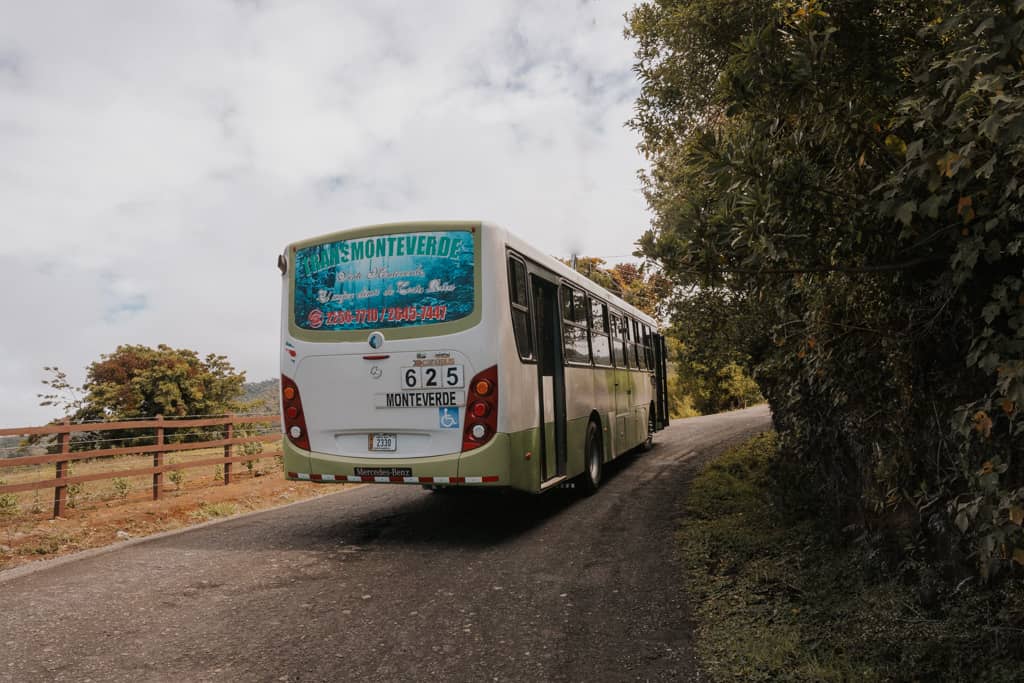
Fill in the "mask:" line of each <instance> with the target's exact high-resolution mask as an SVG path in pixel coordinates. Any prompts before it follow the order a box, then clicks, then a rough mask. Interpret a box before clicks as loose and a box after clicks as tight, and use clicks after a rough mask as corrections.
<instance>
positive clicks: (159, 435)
mask: <svg viewBox="0 0 1024 683" xmlns="http://www.w3.org/2000/svg"><path fill="white" fill-rule="evenodd" d="M156 419H157V422H159V423H160V425H159V426H158V427H157V428H156V448H157V450H156V452H155V453H153V467H163V464H164V450H163V449H164V424H163V422H164V416H163V415H157V416H156ZM163 487H164V473H163V472H154V473H153V500H160V489H162V488H163Z"/></svg>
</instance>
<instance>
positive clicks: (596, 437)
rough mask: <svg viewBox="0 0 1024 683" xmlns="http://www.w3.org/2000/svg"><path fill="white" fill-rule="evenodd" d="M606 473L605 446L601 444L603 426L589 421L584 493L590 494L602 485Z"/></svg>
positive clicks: (584, 467)
mask: <svg viewBox="0 0 1024 683" xmlns="http://www.w3.org/2000/svg"><path fill="white" fill-rule="evenodd" d="M603 474H604V448H602V446H601V428H600V427H598V426H597V425H596V424H595V423H594V422H588V423H587V440H586V446H585V450H584V451H583V493H584V494H586V495H588V496H589V495H590V494H592V493H594V492H595V491H597V489H598V487H600V486H601V477H602V475H603Z"/></svg>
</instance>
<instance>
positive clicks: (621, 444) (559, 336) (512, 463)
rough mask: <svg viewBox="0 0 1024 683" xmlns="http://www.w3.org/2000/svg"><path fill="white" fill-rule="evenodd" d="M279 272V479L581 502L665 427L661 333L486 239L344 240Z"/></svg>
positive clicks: (480, 235)
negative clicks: (578, 490)
mask: <svg viewBox="0 0 1024 683" xmlns="http://www.w3.org/2000/svg"><path fill="white" fill-rule="evenodd" d="M278 265H279V267H280V270H281V272H282V276H283V288H282V290H283V296H282V301H281V316H282V325H281V337H282V338H281V393H282V402H281V408H282V425H283V429H284V433H285V439H284V468H285V473H286V476H287V477H288V478H289V479H296V480H308V481H316V482H368V483H406V484H421V485H423V486H426V487H428V488H438V487H448V486H477V487H510V488H513V489H519V490H522V491H528V492H532V493H540V492H543V491H546V490H549V489H551V488H553V487H555V486H556V485H558V484H561V483H563V482H567V481H569V480H571V479H573V478H576V477H579V478H580V480H581V481H582V484H583V487H584V488H585V489H587V490H588V491H593V490H596V489H597V487H598V486H599V485H600V483H601V478H602V469H603V465H604V464H605V463H607V462H609V461H611V460H613V459H614V458H616V457H618V456H620V455H622V454H623V453H626V452H627V451H629V450H631V449H634V448H638V447H644V446H645V445H647V446H649V445H650V443H651V440H652V437H653V434H654V432H655V431H657V430H660V429H661V428H663V427H665V426H666V425H667V424H668V402H667V397H666V375H665V345H664V338H663V337H662V336H661V335H660V334H659V333H658V330H657V323H656V321H655V320H654V319H653V318H651V317H650V316H647V315H645V314H644V313H643V312H641V311H640V310H638V309H636V308H634V307H633V306H630V305H629V304H627V303H626V302H625V301H623V300H622V299H620V298H618V297H617V296H615V295H613V294H611V293H610V292H608V291H606V290H605V289H602V288H601V287H598V286H597V285H595V284H594V283H593V282H592V281H590V280H589V279H587V278H585V277H583V276H582V275H580V274H578V273H576V272H575V271H573V270H572V269H570V268H568V267H566V266H565V265H564V264H562V263H561V262H559V261H557V260H556V259H553V258H551V257H549V256H546V255H544V254H542V253H540V252H539V251H537V250H536V249H534V248H532V247H530V246H529V245H528V244H526V243H524V242H523V241H522V240H520V239H518V238H517V237H515V236H514V235H513V234H511V233H510V232H508V231H507V230H504V229H502V228H500V227H498V226H495V225H491V224H488V223H481V222H459V221H454V222H417V223H393V224H387V225H374V226H368V227H362V228H356V229H352V230H345V231H343V232H336V233H332V234H328V235H323V236H320V237H315V238H313V239H309V240H304V241H302V242H296V243H295V244H291V245H289V246H288V247H287V249H286V251H285V253H284V254H283V255H282V256H281V257H280V258H279V262H278Z"/></svg>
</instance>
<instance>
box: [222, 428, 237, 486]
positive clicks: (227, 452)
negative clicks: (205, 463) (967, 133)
mask: <svg viewBox="0 0 1024 683" xmlns="http://www.w3.org/2000/svg"><path fill="white" fill-rule="evenodd" d="M228 419H229V420H231V422H228V425H227V426H228V428H227V430H226V432H225V434H224V438H226V439H230V438H232V437H233V436H234V435H235V416H234V415H228ZM234 451H235V447H234V444H230V443H229V444H227V445H225V446H224V457H225V458H230V457H231V456H232V454H233V453H234ZM230 483H231V461H230V460H228V461H227V462H225V463H224V485H225V486H226V485H228V484H230Z"/></svg>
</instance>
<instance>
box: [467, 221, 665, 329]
mask: <svg viewBox="0 0 1024 683" xmlns="http://www.w3.org/2000/svg"><path fill="white" fill-rule="evenodd" d="M482 225H484V226H485V227H488V228H490V229H492V230H497V231H499V232H502V233H504V234H505V242H506V243H507V244H508V245H509V246H510V247H512V248H513V249H514V250H516V251H517V252H519V253H521V254H522V255H523V256H526V257H529V258H530V259H531V260H533V261H535V262H536V263H538V264H539V265H542V266H544V267H545V268H547V269H548V270H551V271H552V272H554V273H555V274H556V275H558V276H559V277H562V278H565V279H566V280H568V281H570V282H572V283H573V284H576V285H579V286H580V288H582V289H585V290H587V291H589V292H591V293H593V294H596V295H597V296H599V297H601V298H602V299H604V300H605V301H607V302H608V303H609V304H611V305H613V306H615V307H616V308H619V309H622V310H623V311H624V312H626V313H629V314H630V315H632V316H635V317H636V318H637V319H638V320H641V321H643V322H644V323H646V324H648V325H650V326H651V327H654V328H657V327H660V325H659V323H658V321H657V320H655V319H654V318H652V317H651V316H649V315H647V314H646V313H644V312H643V311H641V310H640V309H639V308H637V307H636V306H633V305H632V304H630V303H627V302H626V301H625V300H623V299H622V298H621V297H619V296H617V295H615V294H613V293H612V292H610V291H608V290H607V289H605V288H604V287H602V286H601V285H599V284H597V283H596V282H594V281H593V280H591V279H590V278H588V277H587V276H585V275H583V274H581V273H578V272H576V271H575V270H573V269H572V268H570V267H569V266H567V265H565V264H564V263H562V262H561V261H559V260H558V259H556V258H555V257H553V256H549V255H548V254H545V253H544V252H542V251H540V250H539V249H537V248H535V247H533V246H532V245H530V244H529V243H528V242H525V241H524V240H523V239H521V238H520V237H519V236H517V235H516V234H515V233H513V232H512V231H511V230H508V229H507V228H503V227H501V226H498V225H495V224H493V223H486V222H484V223H482Z"/></svg>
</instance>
